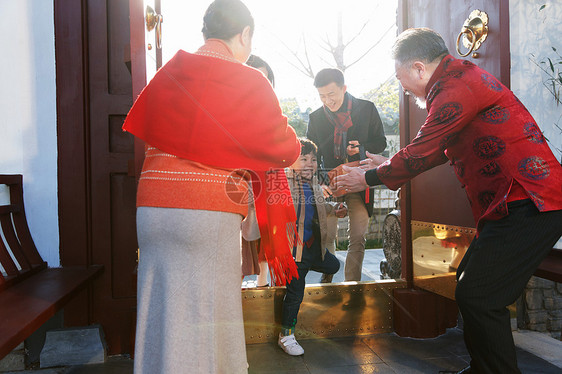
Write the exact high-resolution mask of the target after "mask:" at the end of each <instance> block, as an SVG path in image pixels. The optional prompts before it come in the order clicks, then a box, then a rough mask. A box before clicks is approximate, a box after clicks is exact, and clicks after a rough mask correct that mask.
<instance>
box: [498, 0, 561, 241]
mask: <svg viewBox="0 0 562 374" xmlns="http://www.w3.org/2000/svg"><path fill="white" fill-rule="evenodd" d="M545 4H546V7H545V8H544V9H543V10H542V11H539V8H540V7H541V6H542V5H545ZM509 13H510V25H509V28H510V38H511V43H510V44H511V89H512V90H513V92H514V93H515V94H516V95H517V97H519V99H520V100H521V102H523V104H525V106H526V107H527V109H528V110H529V111H530V112H531V114H532V115H533V117H535V120H536V121H537V123H538V125H539V127H540V128H541V129H542V130H543V133H544V136H545V137H546V138H547V139H548V140H549V146H550V148H551V149H552V151H553V152H554V155H555V156H556V158H557V159H558V160H559V161H562V130H561V129H562V104H560V105H558V106H557V105H556V103H555V101H554V97H553V96H552V94H550V93H549V92H548V90H547V89H546V87H544V85H543V80H544V78H545V74H544V73H543V72H542V71H541V70H540V69H539V68H538V67H537V66H536V65H535V64H534V63H533V62H532V60H535V61H537V62H538V61H542V60H544V59H545V58H546V57H550V58H551V59H552V58H554V57H555V54H554V51H552V47H554V48H556V49H557V50H558V52H559V53H561V54H562V0H554V1H546V0H510V2H509ZM533 55H534V57H533ZM559 68H561V66H560V65H559ZM556 248H560V249H562V238H561V239H560V240H559V241H558V244H557V245H556Z"/></svg>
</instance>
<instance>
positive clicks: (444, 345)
mask: <svg viewBox="0 0 562 374" xmlns="http://www.w3.org/2000/svg"><path fill="white" fill-rule="evenodd" d="M552 341H553V342H556V341H555V340H554V339H552ZM301 344H302V346H303V348H304V350H305V353H304V355H303V356H300V357H292V356H288V355H287V354H285V353H284V352H283V351H282V350H281V349H280V348H279V347H277V345H276V344H275V343H265V344H252V345H249V346H247V354H248V362H249V365H250V369H249V374H289V373H291V374H367V373H369V374H370V373H381V374H386V373H392V374H418V373H433V374H437V373H438V372H439V370H459V369H462V368H463V367H465V366H466V365H467V361H468V360H469V357H468V353H467V351H466V349H465V346H464V343H463V339H462V331H461V330H459V329H457V328H453V329H449V330H447V333H446V334H444V335H441V336H439V337H437V338H434V339H410V338H401V337H399V336H397V335H396V334H394V333H388V334H377V335H370V336H366V337H354V338H337V339H312V340H303V341H301ZM517 359H518V363H519V368H520V369H521V372H522V373H523V374H535V373H540V374H555V373H556V374H560V373H562V368H560V367H557V366H554V365H552V364H550V363H549V362H548V361H545V360H543V359H541V358H539V357H537V356H535V355H533V354H531V353H529V352H528V351H525V350H522V349H520V348H518V350H517ZM17 373H20V374H21V373H24V372H17ZM26 373H30V374H31V373H35V374H38V373H40V374H131V373H133V361H132V360H131V359H129V358H127V357H122V356H118V357H110V358H109V359H108V361H107V362H106V363H105V364H98V365H84V366H75V367H68V368H57V369H48V370H40V371H33V372H30V371H28V372H26ZM184 373H185V374H199V373H195V372H194V371H193V370H191V369H190V367H189V363H186V369H185V372H184ZM173 374H182V373H173ZM203 374H208V373H203ZM224 374H229V373H224Z"/></svg>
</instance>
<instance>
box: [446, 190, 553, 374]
mask: <svg viewBox="0 0 562 374" xmlns="http://www.w3.org/2000/svg"><path fill="white" fill-rule="evenodd" d="M507 206H508V210H509V215H508V216H507V217H504V218H502V219H500V220H498V221H488V222H486V223H485V224H484V227H483V228H482V231H481V232H480V235H479V236H478V237H477V238H475V239H474V240H473V242H472V243H471V245H470V247H469V248H468V250H467V252H466V254H465V256H464V258H463V260H462V261H461V263H460V265H459V268H458V270H457V279H458V283H457V288H456V293H455V297H456V300H457V303H458V306H459V309H460V312H461V315H462V318H463V322H464V340H465V343H466V346H467V349H468V351H469V353H470V356H471V359H472V360H471V363H470V366H471V369H472V371H471V372H472V373H496V374H497V373H502V374H508V373H520V371H519V369H518V368H517V358H516V355H515V345H514V342H513V336H512V332H511V324H510V317H509V311H508V310H507V306H509V305H511V304H513V303H514V302H515V301H516V300H517V298H518V297H519V295H520V294H521V292H522V291H523V289H524V288H525V286H526V284H527V282H528V281H529V278H530V277H531V276H532V275H533V273H534V272H535V270H536V269H537V267H538V266H539V265H540V263H541V261H542V260H543V259H544V257H545V256H546V255H547V254H548V253H549V251H550V250H551V249H552V248H553V246H554V244H555V243H556V241H557V240H558V239H559V238H560V236H561V235H562V210H559V211H553V212H544V213H540V212H539V210H538V209H537V208H536V207H535V206H534V205H533V203H532V202H531V200H521V201H514V202H511V203H508V204H507Z"/></svg>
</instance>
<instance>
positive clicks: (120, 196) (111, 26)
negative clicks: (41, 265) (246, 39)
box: [88, 0, 137, 353]
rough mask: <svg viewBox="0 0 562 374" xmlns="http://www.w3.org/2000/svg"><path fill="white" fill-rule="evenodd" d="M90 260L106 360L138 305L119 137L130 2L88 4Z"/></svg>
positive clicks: (130, 207) (131, 188)
mask: <svg viewBox="0 0 562 374" xmlns="http://www.w3.org/2000/svg"><path fill="white" fill-rule="evenodd" d="M88 28H89V30H88V36H89V44H88V58H89V60H88V61H89V82H90V85H89V87H90V90H89V96H90V129H89V130H90V132H89V139H90V142H89V151H90V152H89V155H90V164H91V217H92V218H91V228H92V229H91V230H92V237H91V242H92V259H93V262H94V263H98V264H103V265H104V267H105V272H104V274H103V276H102V277H101V278H100V279H99V280H98V282H96V289H95V299H94V317H95V318H96V320H97V321H98V322H99V323H101V324H102V326H103V327H104V331H105V335H106V340H107V343H108V348H109V352H110V353H124V352H132V347H130V346H129V341H130V334H131V331H132V330H131V326H132V321H133V316H132V315H131V308H133V307H134V306H135V304H136V299H135V287H134V284H133V282H132V276H133V275H134V272H135V265H136V248H137V244H136V231H135V196H136V183H135V179H134V176H128V174H129V170H128V163H129V160H131V159H133V158H134V139H133V137H132V135H131V134H128V133H124V132H122V131H121V126H122V124H123V120H124V119H125V116H126V114H127V113H128V111H129V109H130V107H131V105H132V83H131V74H130V72H129V70H128V68H127V65H126V60H127V58H126V57H128V54H129V53H130V52H129V39H130V34H129V2H128V0H119V1H106V0H89V1H88Z"/></svg>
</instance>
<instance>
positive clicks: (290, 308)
mask: <svg viewBox="0 0 562 374" xmlns="http://www.w3.org/2000/svg"><path fill="white" fill-rule="evenodd" d="M339 269H340V262H339V261H338V259H337V258H336V256H334V255H333V254H331V253H330V252H328V251H326V253H325V254H324V261H322V252H321V248H320V240H314V242H313V243H312V245H311V246H310V247H309V248H307V247H306V244H305V245H304V248H303V251H302V259H301V262H297V270H298V273H299V279H295V278H293V279H292V280H291V283H289V284H287V293H286V294H285V298H284V299H283V316H282V319H281V323H282V326H283V328H284V329H292V328H294V327H295V325H296V324H297V314H298V313H299V308H300V306H301V303H302V298H303V296H304V286H305V277H306V275H307V274H308V272H309V271H310V270H314V271H317V272H319V273H325V274H335V273H337V272H338V270H339Z"/></svg>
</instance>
